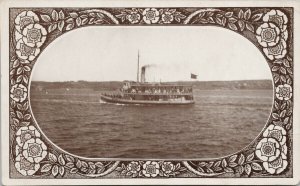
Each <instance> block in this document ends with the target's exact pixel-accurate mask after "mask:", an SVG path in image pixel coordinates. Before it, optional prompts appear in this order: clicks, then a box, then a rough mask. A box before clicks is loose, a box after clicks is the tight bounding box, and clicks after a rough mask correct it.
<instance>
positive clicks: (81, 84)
mask: <svg viewBox="0 0 300 186" xmlns="http://www.w3.org/2000/svg"><path fill="white" fill-rule="evenodd" d="M170 83H179V84H186V85H193V87H194V89H201V90H215V89H222V90H223V89H272V88H273V85H272V80H240V81H178V82H170ZM122 84H123V82H122V81H105V82H89V81H77V82H74V81H66V82H44V81H32V82H31V89H32V90H46V89H61V88H68V89H93V90H96V91H97V90H114V89H119V88H120V87H121V86H122Z"/></svg>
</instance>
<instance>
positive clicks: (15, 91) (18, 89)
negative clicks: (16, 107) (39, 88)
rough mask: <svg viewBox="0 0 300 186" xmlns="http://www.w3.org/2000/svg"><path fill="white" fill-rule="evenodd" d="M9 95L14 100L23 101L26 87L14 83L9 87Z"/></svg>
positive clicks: (25, 95)
mask: <svg viewBox="0 0 300 186" xmlns="http://www.w3.org/2000/svg"><path fill="white" fill-rule="evenodd" d="M10 97H11V99H13V100H14V101H16V102H23V101H24V100H25V99H26V98H27V88H26V87H25V86H24V85H22V84H15V85H14V86H12V88H11V89H10Z"/></svg>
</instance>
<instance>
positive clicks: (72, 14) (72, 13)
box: [70, 12, 78, 18]
mask: <svg viewBox="0 0 300 186" xmlns="http://www.w3.org/2000/svg"><path fill="white" fill-rule="evenodd" d="M70 16H71V17H72V18H77V17H78V14H77V13H76V12H71V13H70Z"/></svg>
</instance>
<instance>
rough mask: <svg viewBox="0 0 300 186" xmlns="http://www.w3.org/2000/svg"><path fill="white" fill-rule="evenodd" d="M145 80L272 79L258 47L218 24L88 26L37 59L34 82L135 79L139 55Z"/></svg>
mask: <svg viewBox="0 0 300 186" xmlns="http://www.w3.org/2000/svg"><path fill="white" fill-rule="evenodd" d="M138 51H139V52H140V67H141V66H143V65H149V64H151V65H152V67H150V68H148V69H146V80H147V81H150V82H152V81H156V82H158V81H162V82H167V81H189V80H190V74H191V73H193V74H196V75H198V80H199V81H223V80H224V81H227V80H252V79H271V72H270V70H269V67H268V65H267V62H266V60H265V59H264V57H263V55H262V54H261V53H260V51H259V50H258V49H257V48H256V47H255V46H254V45H253V44H252V43H251V42H250V41H248V40H247V39H246V38H244V37H243V36H241V35H239V34H237V33H234V32H232V31H230V30H227V29H224V28H219V27H208V26H207V27H192V26H189V27H175V26H172V27H159V26H156V27H118V26H113V27H86V28H80V29H76V30H73V31H71V32H68V33H66V34H64V35H62V36H60V37H59V38H57V39H55V40H54V41H53V42H52V43H51V44H50V45H49V46H48V47H47V48H46V49H45V50H44V51H43V52H42V53H41V55H40V57H39V58H38V59H37V63H36V64H35V67H34V71H33V76H32V80H33V81H50V82H53V81H78V80H85V81H123V80H136V76H137V54H138Z"/></svg>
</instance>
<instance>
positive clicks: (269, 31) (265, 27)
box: [256, 23, 280, 47]
mask: <svg viewBox="0 0 300 186" xmlns="http://www.w3.org/2000/svg"><path fill="white" fill-rule="evenodd" d="M256 34H257V36H256V38H257V41H258V42H259V44H260V45H261V46H263V47H270V46H275V45H276V44H277V43H278V42H279V39H280V30H279V28H278V27H277V26H276V25H275V24H273V23H264V24H262V25H260V26H259V27H258V28H257V30H256Z"/></svg>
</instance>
